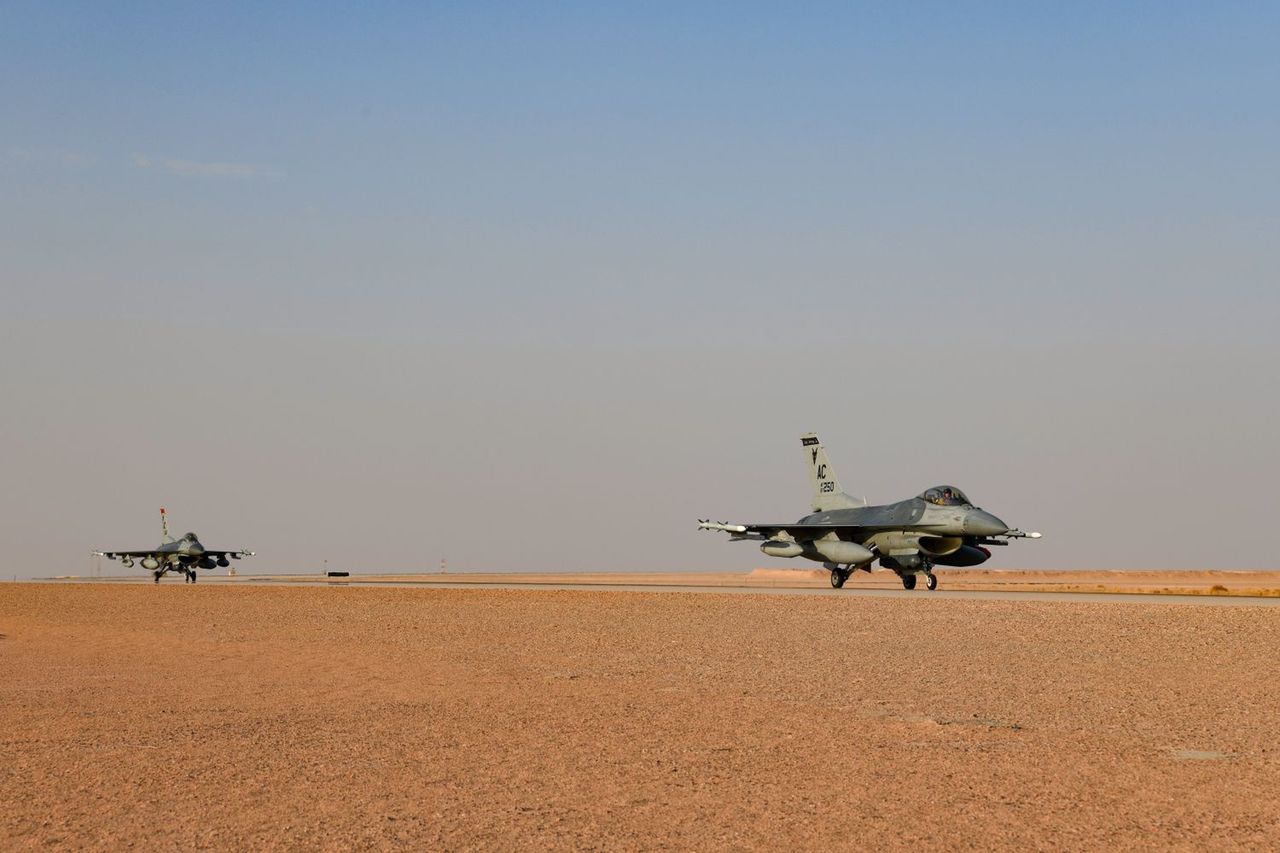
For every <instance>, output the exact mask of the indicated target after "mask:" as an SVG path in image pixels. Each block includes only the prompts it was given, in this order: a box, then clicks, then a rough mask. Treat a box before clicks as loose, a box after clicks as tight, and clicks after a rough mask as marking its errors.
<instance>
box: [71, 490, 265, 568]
mask: <svg viewBox="0 0 1280 853" xmlns="http://www.w3.org/2000/svg"><path fill="white" fill-rule="evenodd" d="M160 533H161V536H162V537H163V538H162V541H161V543H160V545H159V547H157V548H153V549H152V550H150V551H94V552H93V554H94V556H95V557H106V558H107V559H108V560H114V559H116V558H117V557H118V558H119V559H120V562H121V564H122V565H124V566H125V568H132V567H133V561H134V560H137V561H139V562H140V563H141V564H142V568H144V569H148V570H149V571H150V572H151V573H152V574H153V575H154V576H155V579H156V583H160V578H162V577H164V575H165V574H166V573H167V572H179V571H180V572H182V573H183V574H184V575H185V576H186V582H187V583H195V582H196V569H197V568H200V569H212V568H213V567H214V566H222V567H224V568H225V567H227V566H229V565H231V560H238V559H240V558H241V557H252V556H253V552H252V551H245V550H239V551H211V550H209V549H208V548H205V547H204V546H203V545H201V544H200V539H199V538H198V537H197V536H196V535H195V534H194V533H187V534H184V535H183V537H182V538H181V539H178V540H176V541H175V540H174V538H173V537H172V536H170V535H169V520H168V518H167V517H166V516H165V512H164V507H160Z"/></svg>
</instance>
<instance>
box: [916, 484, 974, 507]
mask: <svg viewBox="0 0 1280 853" xmlns="http://www.w3.org/2000/svg"><path fill="white" fill-rule="evenodd" d="M920 498H921V500H926V501H928V502H929V503H931V504H937V505H938V506H972V505H973V504H972V503H971V502H970V500H969V499H968V498H967V497H966V496H965V493H964V492H962V491H960V490H959V489H957V488H956V487H955V486H934V487H933V488H932V489H928V490H927V491H925V493H924V494H922V495H921V496H920Z"/></svg>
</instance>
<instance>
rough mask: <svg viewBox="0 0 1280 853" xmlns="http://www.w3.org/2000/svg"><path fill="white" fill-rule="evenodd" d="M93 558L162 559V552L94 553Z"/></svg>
mask: <svg viewBox="0 0 1280 853" xmlns="http://www.w3.org/2000/svg"><path fill="white" fill-rule="evenodd" d="M93 556H95V557H106V558H107V559H108V560H114V559H115V558H116V557H140V558H141V557H163V556H165V552H164V551H94V552H93Z"/></svg>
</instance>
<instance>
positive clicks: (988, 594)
mask: <svg viewBox="0 0 1280 853" xmlns="http://www.w3.org/2000/svg"><path fill="white" fill-rule="evenodd" d="M490 577H491V576H490ZM77 581H79V582H88V583H110V584H112V585H116V584H142V585H153V582H152V581H151V580H150V579H149V578H137V579H135V578H100V579H88V578H76V579H71V578H66V579H57V580H53V581H51V582H54V583H68V582H77ZM175 582H179V581H177V580H176V579H166V580H165V581H164V583H166V584H173V583H175ZM209 584H212V585H218V586H223V585H234V586H239V587H245V586H329V587H335V586H337V587H381V588H419V589H422V588H426V589H474V590H481V589H483V590H523V591H555V592H569V591H583V592H587V591H590V592H646V593H693V594H701V595H705V594H718V595H766V596H803V597H831V598H849V597H858V598H902V599H912V600H942V601H1049V602H1059V603H1112V604H1130V605H1136V604H1148V605H1149V604H1182V605H1199V606H1204V607H1280V597H1263V596H1249V595H1177V594H1167V593H1166V594H1153V593H1137V592H1049V591H1021V590H1018V591H1015V590H990V589H984V590H975V589H952V590H948V589H937V590H934V591H932V592H930V591H927V590H922V589H915V590H907V589H885V588H869V587H845V588H844V589H832V588H830V587H817V586H760V585H752V584H746V583H744V584H741V585H733V584H724V585H704V584H692V583H691V584H679V583H644V584H638V583H611V582H608V581H603V580H602V581H597V582H575V583H565V582H554V581H537V580H513V581H492V580H476V581H467V580H451V581H446V580H440V579H436V578H424V579H414V580H409V579H406V580H391V579H379V580H361V579H348V578H327V579H325V578H316V577H307V576H297V575H292V576H290V575H279V576H275V577H271V576H258V577H240V578H227V577H212V578H202V579H201V580H200V581H199V585H209Z"/></svg>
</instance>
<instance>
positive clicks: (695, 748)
mask: <svg viewBox="0 0 1280 853" xmlns="http://www.w3.org/2000/svg"><path fill="white" fill-rule="evenodd" d="M1277 649H1280V609H1274V608H1272V609H1265V608H1256V609H1255V608H1230V609H1224V608H1210V607H1200V606H1196V605H1160V604H1145V603H1144V604H1132V605H1130V604H1113V603H1106V604H1082V603H1065V602H1023V601H958V600H945V601H944V600H938V599H934V600H930V599H929V597H928V596H927V594H922V595H921V596H920V597H919V598H914V597H913V598H892V599H890V598H866V597H849V598H837V597H778V596H763V595H760V596H757V595H751V594H738V595H721V594H685V593H641V592H616V591H600V592H595V591H591V592H580V591H524V590H520V591H504V590H455V589H378V588H330V587H306V588H289V587H262V588H243V587H218V586H213V585H210V586H199V585H198V586H196V587H187V586H180V585H161V586H158V587H156V586H149V585H139V586H124V585H118V586H106V585H99V586H92V585H79V584H74V585H61V586H60V585H54V584H4V585H0V849H3V850H15V849H16V850H24V849H35V848H41V849H44V848H50V847H52V848H55V849H56V848H92V849H113V850H114V849H123V848H130V847H132V848H139V849H155V848H163V849H173V848H218V849H236V848H239V849H244V848H252V849H278V848H291V849H314V848H320V849H351V848H375V849H380V848H391V847H404V848H411V849H449V850H454V849H525V850H529V849H566V848H575V849H582V848H586V849H605V850H611V849H656V848H679V849H685V848H695V849H708V848H715V849H719V848H735V849H752V848H763V847H769V848H785V847H801V848H806V849H817V848H825V847H831V846H835V847H841V848H856V849H876V848H879V849H893V848H914V849H919V848H930V849H953V848H954V849H975V850H977V849H990V848H996V847H1018V848H1040V849H1047V848H1052V849H1099V848H1107V849H1113V848H1132V847H1139V846H1143V847H1145V846H1157V847H1161V848H1166V849H1168V848H1174V849H1187V850H1202V849H1206V848H1212V849H1258V850H1262V849H1277V848H1280V737H1278V736H1280V666H1278V664H1277Z"/></svg>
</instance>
